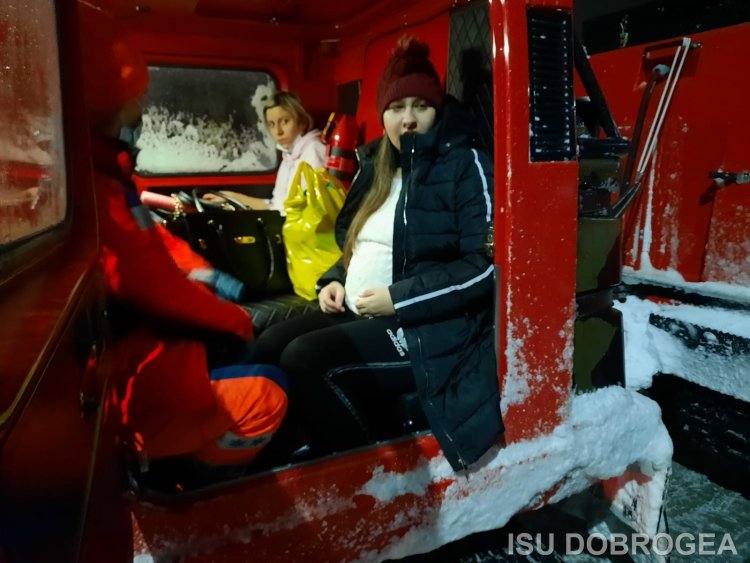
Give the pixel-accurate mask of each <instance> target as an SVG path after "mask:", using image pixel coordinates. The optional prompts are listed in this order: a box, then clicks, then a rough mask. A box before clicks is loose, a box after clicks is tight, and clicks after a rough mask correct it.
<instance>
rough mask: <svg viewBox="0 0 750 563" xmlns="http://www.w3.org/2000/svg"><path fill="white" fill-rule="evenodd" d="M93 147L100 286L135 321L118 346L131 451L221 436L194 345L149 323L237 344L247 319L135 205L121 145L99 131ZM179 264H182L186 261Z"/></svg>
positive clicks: (176, 450)
mask: <svg viewBox="0 0 750 563" xmlns="http://www.w3.org/2000/svg"><path fill="white" fill-rule="evenodd" d="M92 145H93V146H92V150H93V153H94V168H95V172H96V176H95V182H96V189H97V211H98V216H99V231H100V237H101V262H102V267H103V269H104V275H105V280H106V284H107V288H108V290H109V294H110V295H111V296H112V297H113V298H116V299H117V300H119V301H121V302H123V303H125V304H126V305H127V307H128V309H129V310H131V311H132V312H134V313H135V315H132V316H133V317H135V318H139V319H140V318H142V319H143V320H142V321H139V322H137V323H136V325H135V326H133V327H130V330H129V332H128V333H127V335H126V336H125V337H124V338H122V339H120V341H119V342H118V343H117V347H118V349H119V350H120V352H121V353H120V354H119V359H118V370H119V369H121V370H122V371H121V377H120V384H121V389H122V390H123V393H124V396H123V398H122V411H123V421H124V422H125V424H126V425H127V426H128V427H129V428H130V430H131V431H132V433H133V436H134V437H135V445H136V447H138V448H140V449H145V451H146V452H147V453H148V455H149V456H150V457H161V456H166V455H177V454H183V453H189V452H190V451H193V450H194V449H196V448H197V447H200V445H202V444H203V443H205V441H206V440H211V439H214V438H216V437H218V436H220V435H221V434H222V433H223V432H224V431H225V430H226V428H227V424H228V423H227V422H226V421H225V420H223V419H224V418H226V417H223V416H217V412H219V411H220V409H218V408H217V405H216V399H215V397H214V395H213V393H212V392H211V387H210V384H209V379H208V369H207V365H206V351H205V346H204V345H203V343H202V342H201V341H200V340H197V339H196V340H190V339H175V338H174V337H172V336H169V335H168V334H166V333H164V332H162V331H161V330H160V325H159V323H158V322H154V320H159V319H161V320H165V321H169V322H171V323H172V324H176V325H179V326H180V328H181V329H186V333H187V334H189V331H190V328H191V327H192V328H194V329H195V330H196V334H205V333H206V331H215V332H217V333H226V335H227V338H241V339H244V340H248V339H250V338H251V337H252V321H251V318H250V315H249V314H248V313H247V312H246V311H245V310H244V309H242V308H241V307H239V306H237V305H235V304H233V303H230V302H228V301H224V300H222V299H219V298H218V297H216V296H215V295H214V294H213V293H212V292H211V291H210V290H208V289H207V288H206V287H204V286H202V285H201V284H199V283H197V282H193V281H191V280H189V279H188V278H187V277H186V272H185V271H183V270H181V269H180V267H178V265H177V264H176V262H175V260H174V259H173V257H172V256H171V255H170V252H169V250H168V249H167V247H166V246H165V243H164V239H163V237H162V235H161V234H160V233H159V232H158V231H157V230H156V228H155V226H154V224H153V223H152V222H151V220H150V217H149V216H148V212H147V211H146V209H145V208H144V207H143V206H141V205H140V200H139V199H138V196H137V194H136V191H135V187H134V186H133V184H132V182H131V181H130V172H131V170H132V161H131V159H130V157H129V155H128V153H127V150H126V147H125V146H124V145H122V144H120V143H119V142H116V141H112V140H109V139H106V138H103V137H94V138H93V139H92ZM185 264H186V265H187V266H186V269H189V268H190V267H191V264H190V261H189V260H187V261H186V263H185ZM141 313H142V317H141V316H139V315H140V314H141Z"/></svg>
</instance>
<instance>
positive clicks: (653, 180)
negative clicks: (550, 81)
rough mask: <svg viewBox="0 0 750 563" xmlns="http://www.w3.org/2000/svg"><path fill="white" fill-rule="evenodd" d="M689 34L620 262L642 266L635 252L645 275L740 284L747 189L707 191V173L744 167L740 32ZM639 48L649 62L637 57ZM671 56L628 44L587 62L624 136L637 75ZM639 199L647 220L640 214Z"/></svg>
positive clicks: (749, 32)
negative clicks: (689, 47)
mask: <svg viewBox="0 0 750 563" xmlns="http://www.w3.org/2000/svg"><path fill="white" fill-rule="evenodd" d="M691 37H692V39H693V40H694V41H697V42H699V43H700V44H701V48H700V49H696V50H693V51H691V52H690V54H689V55H688V58H687V61H686V63H685V69H684V71H683V75H682V78H681V79H680V82H679V83H678V85H677V89H676V91H675V93H674V96H673V98H672V103H671V107H670V108H669V111H668V113H667V116H666V118H665V121H664V126H663V129H662V133H661V139H660V141H659V145H658V147H657V150H656V155H655V157H654V161H653V165H652V172H651V173H647V175H646V178H645V180H644V194H643V197H641V198H640V203H639V206H640V207H639V208H638V209H634V210H632V212H631V213H634V214H635V215H637V217H638V220H632V221H630V222H629V223H630V224H632V225H633V226H632V229H631V230H630V231H629V232H626V239H625V250H626V264H627V265H630V266H634V267H636V268H639V267H647V266H648V264H642V263H641V258H642V256H641V253H643V257H644V258H645V257H648V262H649V263H650V265H652V266H653V267H654V268H656V269H658V270H670V269H671V270H676V271H677V272H679V273H680V274H681V275H682V276H683V277H684V278H685V279H686V280H687V281H694V282H697V281H724V282H730V283H745V284H746V283H748V278H749V277H750V274H749V273H748V270H749V269H750V267H748V266H746V265H744V266H743V261H744V264H747V259H748V256H750V243H748V235H747V232H748V231H747V228H743V226H746V225H747V219H746V218H747V215H748V212H747V209H748V203H750V201H749V199H748V196H743V195H742V192H743V191H745V192H746V191H748V190H747V189H746V188H744V187H737V186H735V187H734V188H726V189H725V190H721V191H719V192H717V193H716V194H712V189H713V188H712V182H711V180H709V179H708V172H709V171H712V170H717V169H718V168H720V167H723V168H724V169H725V170H730V171H733V172H736V171H738V170H747V169H748V168H750V161H749V160H748V159H747V157H746V155H743V150H745V147H746V142H745V141H744V137H745V136H746V132H745V129H746V126H745V124H746V123H748V122H749V121H750V108H748V105H747V103H746V101H745V98H746V92H747V91H748V89H750V77H748V75H747V73H743V72H740V71H738V70H737V69H741V68H744V66H746V59H747V56H746V45H747V44H748V41H750V25H748V24H742V25H737V26H733V27H729V28H723V29H718V30H713V31H709V32H706V33H702V34H696V35H694V36H691ZM655 45H659V44H655ZM649 50H650V51H652V52H653V53H656V55H658V56H651V57H648V59H647V58H645V57H644V53H646V52H648V51H649ZM653 53H652V54H653ZM673 53H674V48H671V49H656V50H655V49H653V46H646V47H643V46H638V47H632V48H628V49H622V50H619V51H615V52H612V53H604V54H599V55H596V56H594V57H592V64H593V66H594V69H595V71H596V72H597V76H598V77H599V80H600V82H601V85H602V89H603V90H604V93H605V96H606V97H607V101H608V103H609V104H610V107H611V109H612V111H613V113H614V116H615V120H616V121H617V123H618V124H619V125H620V126H621V127H622V130H623V133H624V134H625V135H630V134H632V128H633V124H634V121H635V116H636V114H637V111H638V103H639V101H640V97H641V95H642V92H643V88H644V87H645V84H646V80H647V73H648V72H649V71H650V69H651V68H652V66H653V65H654V64H655V63H656V62H663V63H666V64H671V62H672V60H671V58H672V54H673ZM661 92H662V86H657V89H656V90H655V93H654V99H653V100H652V111H651V113H650V115H649V117H647V120H646V126H647V127H648V126H649V124H650V123H651V116H652V115H653V110H654V109H655V106H656V102H657V100H658V96H660V95H661ZM647 130H648V129H646V131H647ZM645 136H646V135H645V133H644V135H643V138H644V139H645ZM732 192H734V193H732ZM649 194H652V195H651V197H649ZM714 196H715V197H714ZM649 200H650V201H651V207H650V221H648V220H647V217H646V215H647V210H648V206H649ZM743 210H744V214H743ZM644 238H645V240H646V242H648V240H650V241H651V243H650V245H649V246H648V248H644ZM704 262H705V263H706V267H705V269H704ZM738 268H739V269H740V270H741V271H738Z"/></svg>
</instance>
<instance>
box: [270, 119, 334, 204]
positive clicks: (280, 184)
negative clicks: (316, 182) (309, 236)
mask: <svg viewBox="0 0 750 563" xmlns="http://www.w3.org/2000/svg"><path fill="white" fill-rule="evenodd" d="M277 148H278V149H279V150H280V151H281V164H279V170H278V172H277V173H276V184H275V185H274V188H273V195H272V196H271V200H270V201H269V202H268V207H269V208H270V209H275V210H276V211H280V212H281V214H282V215H286V213H284V202H285V201H286V198H287V196H288V195H289V188H290V187H291V183H292V179H293V178H294V173H295V172H297V167H298V166H299V163H300V162H302V161H305V162H307V163H308V164H309V165H310V166H312V167H313V168H314V169H316V170H317V169H318V168H321V167H323V166H325V165H326V146H325V145H324V144H323V142H322V141H321V140H320V130H318V129H313V130H312V131H308V132H307V133H305V134H304V135H301V136H299V137H297V138H296V139H295V141H294V143H292V146H291V147H290V148H289V149H288V150H287V149H285V148H283V147H281V146H277Z"/></svg>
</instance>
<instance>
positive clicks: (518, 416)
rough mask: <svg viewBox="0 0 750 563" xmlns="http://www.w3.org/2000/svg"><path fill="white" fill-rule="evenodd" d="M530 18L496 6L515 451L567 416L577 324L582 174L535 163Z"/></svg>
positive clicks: (498, 196)
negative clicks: (530, 95)
mask: <svg viewBox="0 0 750 563" xmlns="http://www.w3.org/2000/svg"><path fill="white" fill-rule="evenodd" d="M525 10H526V6H525V5H524V3H523V2H493V3H492V4H491V18H492V29H493V33H494V49H495V51H496V54H495V61H494V79H495V210H496V216H495V224H496V227H495V232H496V237H495V238H496V247H495V262H496V264H497V265H498V267H499V269H500V272H499V273H500V287H499V295H498V320H497V326H498V332H499V339H500V342H499V350H500V354H499V358H498V360H499V368H500V382H501V389H502V396H503V399H502V402H503V407H504V411H505V424H506V434H505V436H506V441H507V442H513V441H517V440H521V439H525V438H533V437H535V436H537V435H539V434H541V433H545V432H549V431H551V430H552V429H553V428H554V427H555V426H556V425H557V424H559V422H560V421H561V419H562V418H563V417H564V416H565V414H566V413H565V407H566V405H567V401H568V398H569V390H570V387H571V375H570V374H571V369H572V357H573V318H574V316H575V263H576V219H577V182H578V171H577V165H576V163H575V162H548V163H539V162H537V163H531V162H529V133H528V131H529V98H528V88H529V77H528V74H529V71H528V47H527V45H528V43H527V38H526V11H525ZM511 45H512V47H513V48H512V49H511V48H510V46H511Z"/></svg>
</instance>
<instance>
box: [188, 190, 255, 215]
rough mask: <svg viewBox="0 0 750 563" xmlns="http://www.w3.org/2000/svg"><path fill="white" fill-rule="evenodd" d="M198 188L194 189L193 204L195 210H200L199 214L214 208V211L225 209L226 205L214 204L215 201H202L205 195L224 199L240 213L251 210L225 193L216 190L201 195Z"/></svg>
mask: <svg viewBox="0 0 750 563" xmlns="http://www.w3.org/2000/svg"><path fill="white" fill-rule="evenodd" d="M198 191H199V190H198V188H194V189H193V202H194V205H195V208H196V209H197V210H198V213H204V212H205V211H206V209H207V208H213V209H224V204H223V203H219V202H213V201H205V200H203V199H201V195H205V194H211V195H215V196H216V197H220V198H222V199H223V200H224V201H226V202H227V203H230V204H231V205H232V206H233V207H234V208H235V210H239V211H245V210H247V209H250V207H248V206H247V205H245V204H244V203H242V202H241V201H239V200H237V199H235V198H233V197H231V196H228V195H224V194H223V193H221V192H219V191H216V190H206V191H205V192H202V193H201V194H199V193H198Z"/></svg>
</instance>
